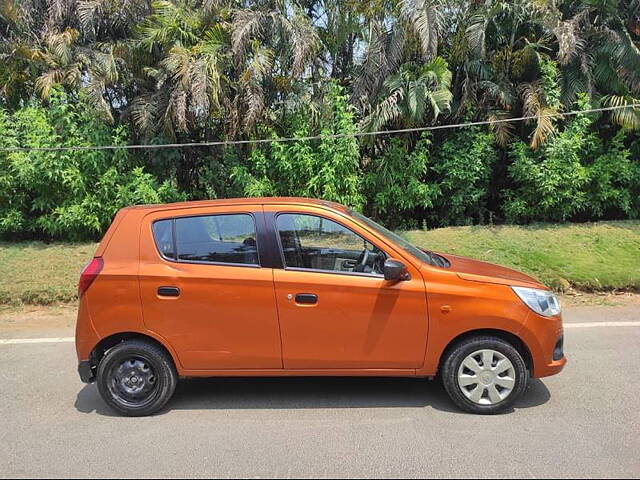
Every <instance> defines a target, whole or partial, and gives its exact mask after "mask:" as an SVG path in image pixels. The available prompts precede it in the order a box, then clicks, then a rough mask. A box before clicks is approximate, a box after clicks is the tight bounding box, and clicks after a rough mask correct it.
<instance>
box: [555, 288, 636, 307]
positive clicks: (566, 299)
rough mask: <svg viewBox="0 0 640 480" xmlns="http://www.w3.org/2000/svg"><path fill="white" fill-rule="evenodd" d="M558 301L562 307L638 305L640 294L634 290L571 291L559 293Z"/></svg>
mask: <svg viewBox="0 0 640 480" xmlns="http://www.w3.org/2000/svg"><path fill="white" fill-rule="evenodd" d="M560 301H561V304H562V306H564V307H576V306H582V305H585V306H588V305H595V306H597V305H602V306H607V307H615V306H624V305H640V294H639V293H634V292H600V293H582V292H572V293H570V294H564V295H561V297H560Z"/></svg>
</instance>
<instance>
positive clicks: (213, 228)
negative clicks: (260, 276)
mask: <svg viewBox="0 0 640 480" xmlns="http://www.w3.org/2000/svg"><path fill="white" fill-rule="evenodd" d="M153 236H154V239H155V242H156V247H157V248H158V251H159V252H160V254H161V255H162V256H164V257H165V258H168V259H170V260H177V261H182V262H195V263H228V264H240V265H257V264H258V246H257V242H256V228H255V222H254V219H253V216H252V215H249V214H246V213H241V214H223V215H202V216H197V217H179V218H172V219H166V220H158V221H156V222H154V224H153Z"/></svg>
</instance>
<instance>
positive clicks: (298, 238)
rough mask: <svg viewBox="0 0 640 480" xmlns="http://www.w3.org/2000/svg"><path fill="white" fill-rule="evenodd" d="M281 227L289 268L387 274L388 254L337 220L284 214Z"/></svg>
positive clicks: (281, 218)
mask: <svg viewBox="0 0 640 480" xmlns="http://www.w3.org/2000/svg"><path fill="white" fill-rule="evenodd" d="M277 228H278V234H279V236H280V245H281V247H282V255H283V259H284V262H285V266H286V267H289V268H305V269H312V270H321V271H330V272H352V273H369V274H377V275H381V274H382V273H383V266H384V261H385V259H386V258H387V257H386V255H385V253H384V252H383V251H382V250H380V249H378V248H377V247H376V246H375V245H372V244H371V243H369V242H368V241H366V240H365V239H364V238H362V237H361V236H360V235H357V234H356V233H354V232H352V231H351V230H349V229H348V228H346V227H344V226H342V225H340V224H339V223H337V222H334V221H333V220H329V219H327V218H324V217H318V216H315V215H305V214H297V213H282V214H280V215H278V217H277Z"/></svg>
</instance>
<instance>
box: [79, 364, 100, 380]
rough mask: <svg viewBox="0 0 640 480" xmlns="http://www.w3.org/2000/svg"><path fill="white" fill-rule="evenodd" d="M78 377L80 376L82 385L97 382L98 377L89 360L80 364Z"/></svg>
mask: <svg viewBox="0 0 640 480" xmlns="http://www.w3.org/2000/svg"><path fill="white" fill-rule="evenodd" d="M78 375H80V380H82V383H93V382H94V381H95V379H96V377H95V375H94V373H93V369H92V368H91V363H90V362H89V360H83V361H81V362H79V363H78Z"/></svg>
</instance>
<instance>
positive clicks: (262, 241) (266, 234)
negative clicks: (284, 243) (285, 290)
mask: <svg viewBox="0 0 640 480" xmlns="http://www.w3.org/2000/svg"><path fill="white" fill-rule="evenodd" d="M254 215H255V217H256V226H257V229H258V250H259V255H258V257H259V259H260V266H261V267H264V268H279V269H282V268H284V266H283V264H282V256H281V255H280V244H279V243H278V238H277V233H276V229H275V224H276V220H275V213H274V212H264V213H258V212H256V213H254Z"/></svg>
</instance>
